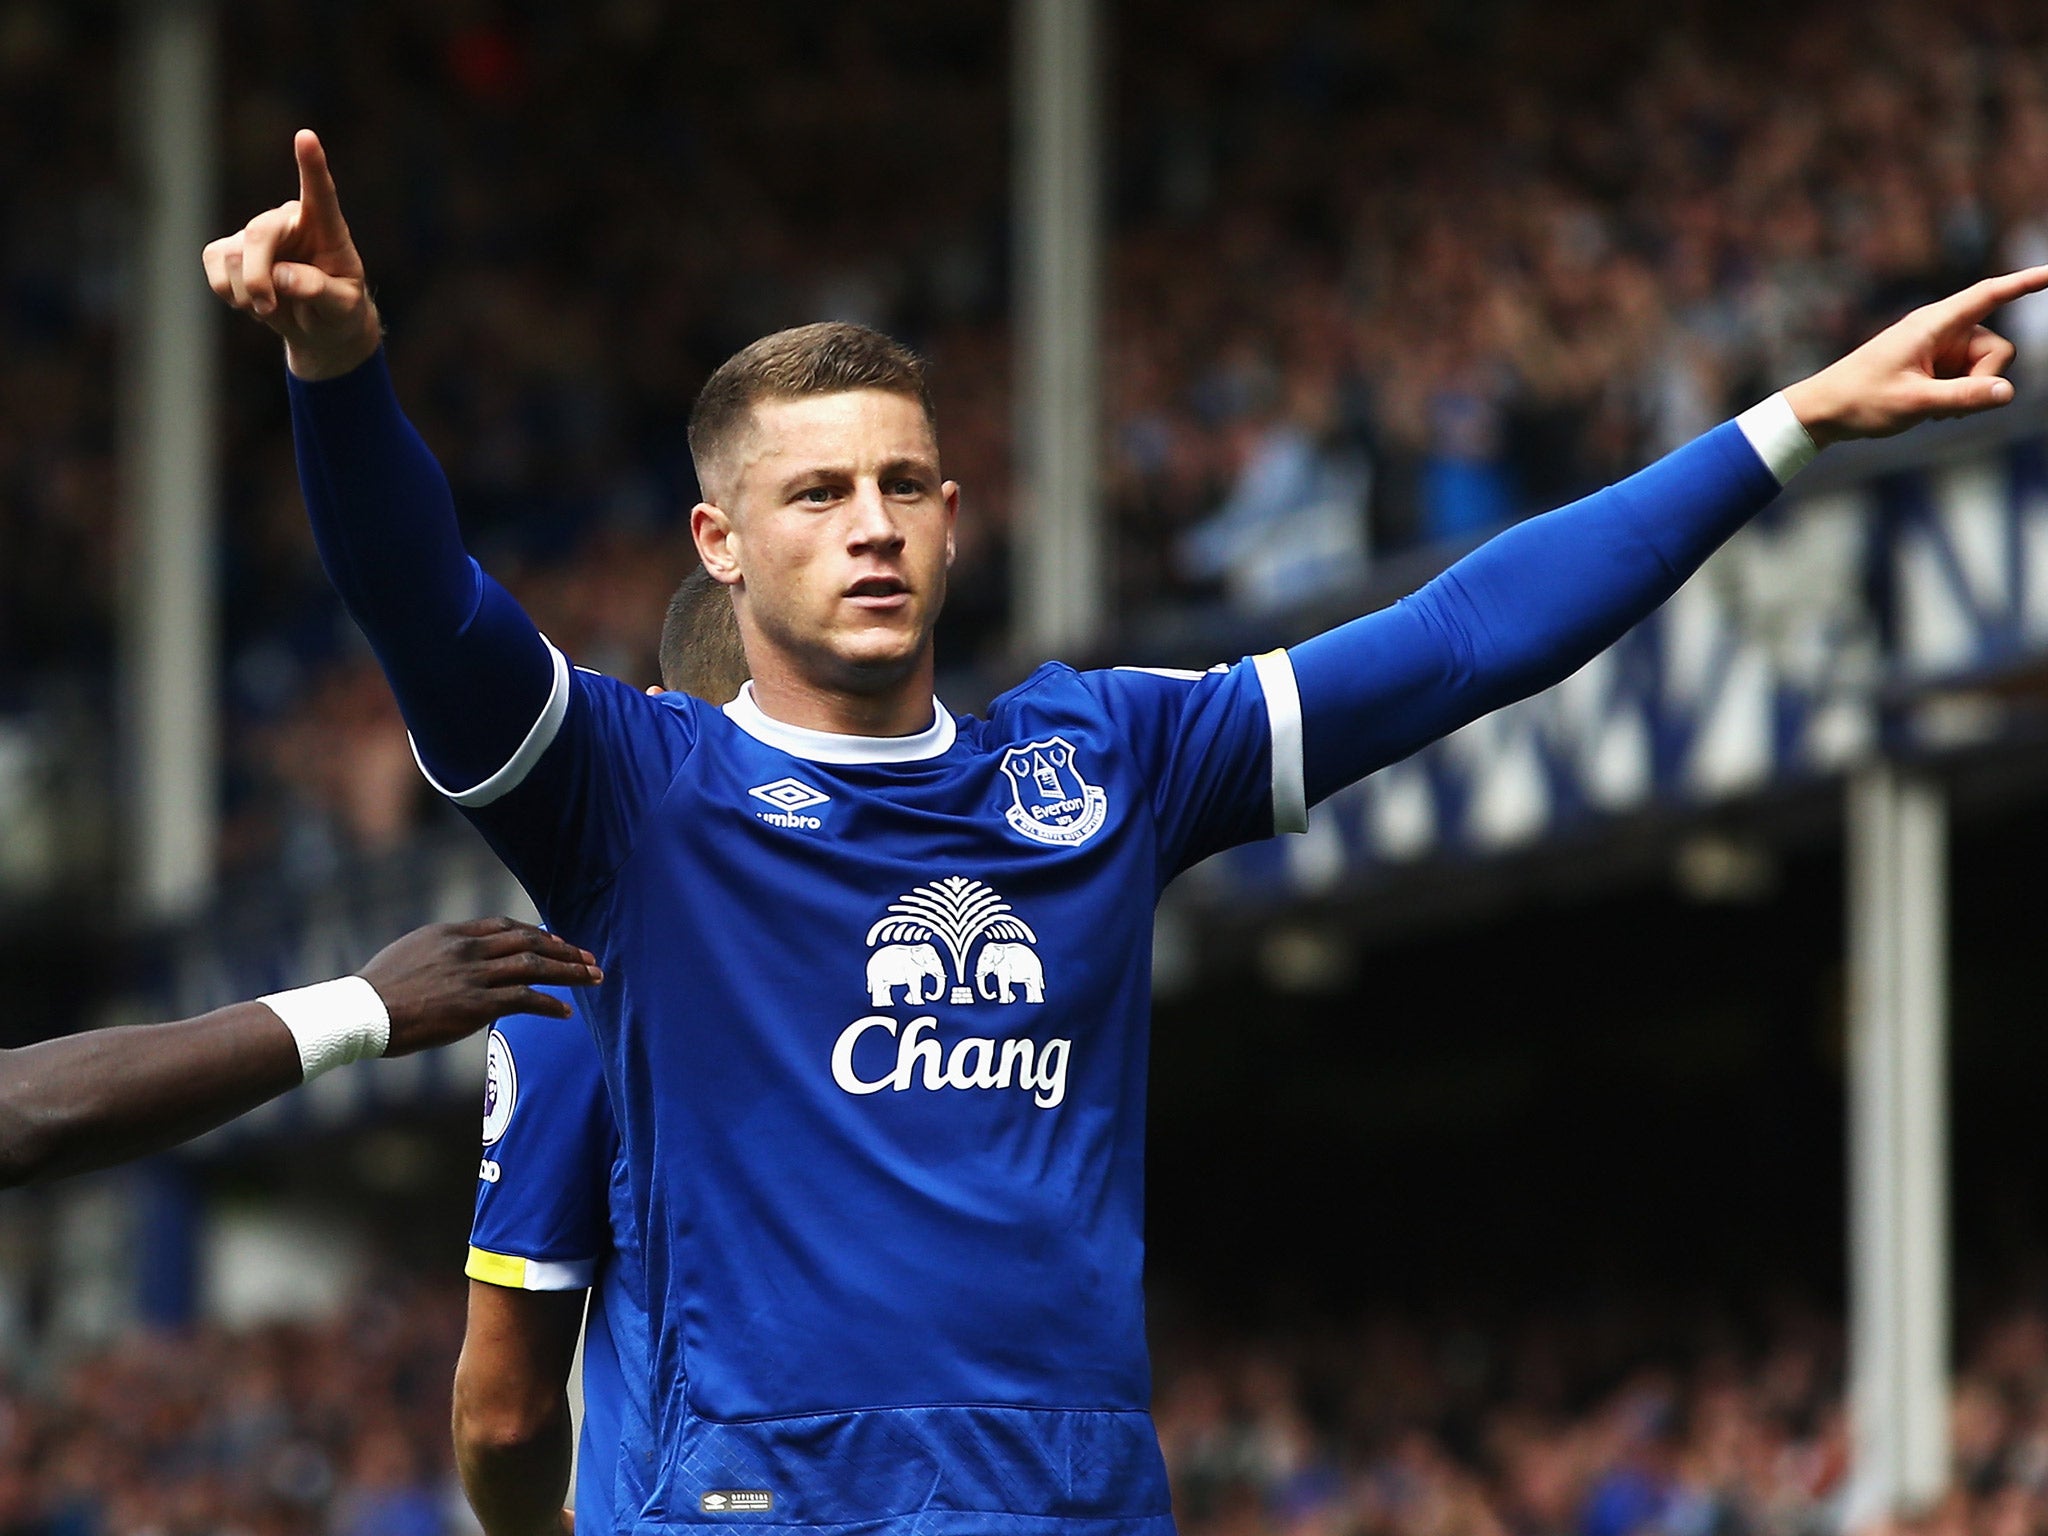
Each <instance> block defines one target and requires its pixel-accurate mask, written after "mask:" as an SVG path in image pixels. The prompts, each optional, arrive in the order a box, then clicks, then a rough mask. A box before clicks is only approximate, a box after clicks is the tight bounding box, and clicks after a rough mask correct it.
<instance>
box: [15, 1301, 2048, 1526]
mask: <svg viewBox="0 0 2048 1536" xmlns="http://www.w3.org/2000/svg"><path fill="white" fill-rule="evenodd" d="M1165 1310H1168V1311H1170V1310H1171V1309H1170V1308H1169V1309H1165ZM461 1326H462V1303H461V1292H460V1290H459V1289H458V1288H456V1287H455V1286H453V1285H448V1284H444V1283H441V1282H435V1283H431V1284H427V1283H417V1282H413V1283H387V1284H384V1285H380V1286H379V1287H377V1288H375V1289H374V1290H366V1291H365V1292H364V1299H363V1301H362V1302H360V1303H359V1304H358V1306H357V1307H356V1309H355V1310H354V1311H352V1312H351V1313H349V1314H348V1315H346V1316H344V1317H341V1318H339V1319H336V1320H335V1321H333V1322H330V1323H326V1324H320V1325H290V1326H276V1327H271V1328H268V1329H264V1330H261V1331H255V1332H246V1333H228V1332H200V1333H195V1334H191V1335H180V1336H139V1335H138V1336H133V1337H129V1338H126V1339H124V1340H123V1341H122V1342H121V1343H119V1344H117V1345H115V1346H113V1347H112V1348H110V1349H108V1350H107V1351H105V1352H104V1353H100V1354H95V1355H90V1356H87V1357H85V1358H82V1359H77V1360H74V1361H73V1362H71V1363H70V1364H68V1365H66V1366H64V1367H62V1368H61V1369H58V1370H55V1371H54V1372H53V1373H52V1374H51V1375H50V1376H49V1377H48V1379H47V1380H45V1381H43V1382H41V1383H38V1384H27V1383H24V1382H23V1381H21V1380H20V1379H18V1378H17V1379H15V1380H12V1381H10V1382H8V1383H6V1384H5V1385H4V1386H0V1536H467V1533H469V1532H471V1531H473V1530H474V1526H473V1524H472V1523H471V1522H470V1519H469V1516H468V1515H467V1513H466V1510H465V1508H464V1505H463V1503H462V1498H461V1494H460V1491H459V1489H458V1488H457V1486H456V1484H455V1482H454V1478H453V1474H452V1470H451V1463H450V1459H449V1455H450V1453H449V1442H448V1433H447V1413H448V1384H449V1379H450V1375H451V1372H452V1370H453V1366H454V1358H455V1351H456V1347H457V1345H458V1344H459V1342H460V1333H461ZM1158 1332H1159V1334H1160V1338H1159V1347H1158V1350H1157V1356H1158V1371H1157V1395H1156V1417H1157V1422H1158V1427H1159V1433H1160V1439H1161V1442H1162V1445H1163V1447H1164V1450H1165V1453H1166V1459H1167V1464H1168V1468H1169V1472H1170V1474H1171V1478H1172V1484H1173V1496H1174V1508H1175V1514H1176V1517H1177V1519H1178V1523H1179V1528H1180V1530H1181V1531H1182V1532H1183V1536H1839V1533H1841V1532H1843V1530H1844V1525H1843V1496H1844V1491H1845V1487H1846V1478H1847V1472H1848V1466H1849V1441H1848V1431H1847V1427H1846V1418H1845V1414H1844V1410H1843V1405H1842V1396H1841V1378H1842V1342H1841V1337H1840V1329H1839V1326H1838V1325H1837V1324H1836V1322H1835V1321H1834V1320H1833V1319H1831V1318H1829V1317H1827V1316H1826V1315H1825V1314H1823V1313H1820V1312H1818V1311H1815V1310H1812V1309H1810V1308H1806V1307H1802V1306H1798V1305H1792V1304H1783V1303H1781V1304H1777V1305H1773V1306H1770V1307H1766V1308H1763V1309H1761V1320H1747V1321H1745V1322H1743V1323H1741V1324H1737V1323H1734V1322H1731V1321H1730V1320H1729V1319H1727V1318H1725V1317H1722V1316H1719V1315H1717V1314H1714V1313H1712V1312H1711V1311H1705V1310H1701V1309H1696V1308H1675V1309H1674V1308H1672V1307H1667V1306H1662V1305H1653V1304H1630V1303H1626V1302H1621V1303H1617V1302H1609V1303H1607V1304H1604V1305H1602V1306H1599V1307H1597V1308H1589V1309H1586V1310H1584V1311H1581V1312H1576V1313H1572V1314H1569V1315H1553V1316H1548V1317H1544V1316H1528V1317H1524V1318H1522V1319H1521V1320H1519V1321H1517V1322H1514V1323H1512V1324H1511V1325H1508V1326H1502V1327H1493V1326H1474V1325H1471V1324H1469V1323H1451V1322H1441V1321H1439V1322H1433V1323H1424V1322H1420V1321H1418V1320H1416V1319H1414V1318H1412V1317H1405V1316H1402V1315H1398V1314H1387V1315H1382V1316H1377V1317H1370V1318H1365V1319H1354V1320H1351V1321H1348V1322H1343V1323H1335V1322H1323V1323H1318V1324H1313V1325H1310V1324H1305V1323H1304V1324H1296V1325H1293V1326H1290V1327H1285V1328H1276V1329H1269V1330H1266V1331H1263V1332H1257V1331H1247V1330H1243V1329H1241V1328H1234V1329H1225V1328H1219V1327H1217V1326H1215V1325H1213V1324H1204V1325H1194V1324H1192V1323H1189V1322H1187V1321H1185V1320H1183V1321H1181V1322H1179V1323H1168V1324H1165V1325H1163V1326H1161V1327H1160V1328H1159V1329H1158ZM1966 1337H1967V1344H1966V1348H1965V1350H1964V1353H1963V1355H1962V1357H1961V1360H1960V1369H1959V1373H1958V1377H1957V1382H1956V1386H1955V1389H1954V1396H1953V1407H1952V1432H1953V1445H1954V1457H1955V1462H1954V1465H1955V1489H1954V1492H1953V1493H1952V1494H1951V1495H1950V1496H1949V1497H1948V1498H1947V1499H1946V1500H1945V1501H1944V1502H1942V1503H1941V1504H1940V1505H1939V1506H1938V1507H1937V1508H1936V1509H1935V1510H1933V1511H1931V1512H1930V1513H1929V1514H1928V1515H1927V1516H1926V1517H1925V1518H1924V1519H1923V1520H1920V1521H1918V1522H1916V1523H1915V1524H1914V1526H1913V1529H1914V1530H1915V1531H1916V1532H1920V1533H1925V1536H2038V1533H2039V1532H2041V1531H2042V1530H2044V1529H2048V1305H2044V1303H2043V1302H2042V1301H2041V1299H2040V1298H2039V1297H2034V1298H2032V1299H2030V1300H2028V1301H2026V1302H2023V1303H2020V1304H2016V1305H2011V1306H2008V1307H2005V1308H2003V1309H2000V1310H1998V1311H1995V1312H1993V1313H1992V1314H1990V1315H1989V1316H1988V1317H1987V1319H1986V1320H1985V1321H1984V1322H1983V1323H1982V1324H1981V1325H1978V1326H1975V1327H1973V1328H1972V1329H1970V1330H1969V1331H1968V1334H1967V1336H1966ZM1873 1536H1876V1532H1875V1531H1873Z"/></svg>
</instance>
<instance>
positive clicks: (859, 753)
mask: <svg viewBox="0 0 2048 1536" xmlns="http://www.w3.org/2000/svg"><path fill="white" fill-rule="evenodd" d="M725 717H726V719H728V720H730V721H731V722H732V723H733V724H734V725H736V726H738V727H739V728H740V729H741V730H743V731H745V732H746V733H747V734H748V735H749V736H751V737H753V738H754V740H756V741H759V742H764V743H766V744H767V745H768V746H771V747H774V748H775V749H776V750H777V751H779V752H787V753H788V754H789V755H790V756H791V757H802V758H808V759H809V760H810V761H812V762H814V763H921V762H924V761H925V760H926V759H928V758H934V757H940V756H943V755H944V754H945V753H946V752H947V751H948V750H949V749H950V748H951V747H952V745H953V736H954V726H953V717H952V716H951V715H950V714H948V713H947V712H946V706H945V705H943V704H941V703H940V702H939V701H938V699H937V698H936V697H934V698H933V700H932V723H931V724H930V725H928V726H926V727H925V728H924V729H923V730H921V731H919V732H918V733H917V734H916V735H915V736H842V735H840V734H839V733H838V732H837V731H813V730H807V729H805V728H804V727H803V726H800V725H785V724H784V723H783V722H782V721H780V720H775V719H771V718H770V717H769V716H767V715H764V714H762V713H761V706H760V705H759V704H756V703H755V702H754V685H753V682H752V681H751V680H749V681H748V682H746V683H743V684H742V685H741V686H740V692H739V697H738V698H736V699H734V700H733V701H732V702H731V703H730V704H728V705H726V706H725Z"/></svg>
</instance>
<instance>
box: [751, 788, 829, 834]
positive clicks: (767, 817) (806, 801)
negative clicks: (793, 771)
mask: <svg viewBox="0 0 2048 1536" xmlns="http://www.w3.org/2000/svg"><path fill="white" fill-rule="evenodd" d="M747 793H748V794H750V795H752V796H753V797H754V798H755V799H756V800H761V801H765V802H766V803H767V804H769V805H772V806H774V807H775V809H774V810H772V811H756V812H754V815H755V816H756V817H758V818H759V819H760V820H762V821H765V822H767V823H768V825H769V826H771V827H801V828H802V829H803V830H805V831H807V832H815V831H817V830H818V829H819V828H820V827H822V826H824V825H825V823H824V822H823V821H821V820H819V819H818V818H817V817H816V816H806V815H805V814H804V812H806V811H808V810H809V809H810V808H811V807H812V806H814V805H829V804H830V803H831V801H832V797H831V796H830V795H826V794H820V793H819V792H818V791H817V790H815V789H813V788H811V786H810V785H808V784H806V783H805V782H804V781H803V780H802V779H777V780H776V781H775V782H774V783H773V784H756V785H755V786H754V787H753V788H752V789H750V790H748V791H747Z"/></svg>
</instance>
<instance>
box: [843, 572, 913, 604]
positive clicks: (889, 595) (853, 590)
mask: <svg viewBox="0 0 2048 1536" xmlns="http://www.w3.org/2000/svg"><path fill="white" fill-rule="evenodd" d="M846 595H847V597H849V598H851V599H852V600H853V601H855V602H857V603H859V604H860V605H861V606H862V607H865V608H885V607H893V606H894V605H895V604H896V603H897V602H899V601H901V600H902V599H904V598H906V597H908V596H909V595H910V584H909V583H908V582H906V581H905V580H904V579H903V578H902V577H900V576H863V577H862V578H861V579H860V580H859V581H856V582H855V583H854V584H853V585H852V586H850V587H848V588H847V589H846Z"/></svg>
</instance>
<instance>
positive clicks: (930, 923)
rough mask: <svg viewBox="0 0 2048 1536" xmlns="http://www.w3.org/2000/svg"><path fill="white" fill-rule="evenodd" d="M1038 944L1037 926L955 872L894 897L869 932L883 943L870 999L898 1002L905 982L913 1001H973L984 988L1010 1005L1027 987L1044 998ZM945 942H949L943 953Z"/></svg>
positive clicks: (874, 958) (991, 998) (1033, 999)
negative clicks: (897, 995) (1034, 928)
mask: <svg viewBox="0 0 2048 1536" xmlns="http://www.w3.org/2000/svg"><path fill="white" fill-rule="evenodd" d="M1037 942H1038V935H1037V934H1035V933H1033V932H1032V931H1031V925H1030V924H1029V923H1027V922H1025V921H1024V919H1023V918H1021V917H1019V916H1018V915H1017V914H1016V913H1015V912H1014V911H1013V910H1012V909H1011V907H1010V904H1009V903H1008V902H1007V901H1005V900H1003V898H1002V897H1000V896H998V895H997V894H996V893H995V892H994V891H992V890H990V889H989V888H988V887H987V886H986V885H984V884H982V882H981V881H979V880H969V879H967V878H966V877H964V876H961V875H948V876H947V877H946V878H945V879H943V880H935V881H933V882H932V883H931V884H930V885H920V886H919V887H917V889H916V890H913V891H907V892H905V893H904V894H903V895H901V896H899V897H897V898H896V900H894V901H892V902H890V903H889V911H888V914H887V915H886V916H885V917H883V918H882V919H881V920H880V921H879V922H877V923H876V924H875V925H874V926H873V927H872V928H870V929H869V930H868V943H869V944H870V945H871V946H872V945H880V946H881V947H880V948H879V949H876V950H875V951H874V953H873V954H871V955H869V956H868V974H867V982H868V999H869V1001H871V1002H872V1003H873V1004H874V1005H875V1006H876V1007H877V1008H886V1007H888V1006H890V1005H891V1004H892V1003H893V1001H894V992H893V989H894V988H896V987H899V986H900V987H902V988H903V989H904V990H903V1001H904V1002H905V1003H906V1004H909V1003H925V1002H938V1001H939V1000H940V999H941V998H942V997H943V998H944V999H945V1001H947V1002H949V1003H954V1004H970V1003H972V1002H974V1001H975V997H976V989H977V988H979V989H980V992H979V995H980V997H981V999H982V1000H983V1001H985V1002H995V1001H998V1000H1000V1001H1002V1002H1005V1003H1010V1002H1015V1001H1016V999H1017V989H1018V988H1020V987H1021V988H1022V989H1023V992H1024V1000H1025V1001H1026V1002H1028V1003H1042V1002H1044V1001H1045V971H1044V969H1043V968H1042V967H1041V966H1040V965H1039V961H1038V955H1037V952H1036V951H1035V950H1033V949H1032V948H1031V946H1032V945H1034V944H1036V943H1037ZM939 945H943V946H945V956H944V958H943V959H942V958H941V956H940V953H939V949H938V946H939ZM977 945H979V946H980V954H979V955H978V956H977V955H976V953H975V949H976V946H977ZM948 960H950V961H951V962H952V963H951V966H950V970H951V982H952V984H951V988H950V990H949V989H948V986H947V972H948V969H949V968H948V966H947V964H946V961H948ZM970 963H971V964H970ZM970 969H972V971H973V973H974V980H973V982H972V983H970V982H969V980H968V972H969V970H970ZM927 980H929V981H930V984H931V985H930V990H929V991H927V990H926V988H925V983H926V981H927Z"/></svg>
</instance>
